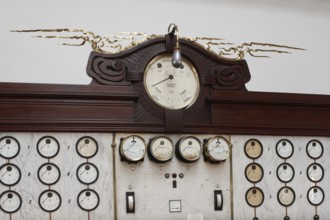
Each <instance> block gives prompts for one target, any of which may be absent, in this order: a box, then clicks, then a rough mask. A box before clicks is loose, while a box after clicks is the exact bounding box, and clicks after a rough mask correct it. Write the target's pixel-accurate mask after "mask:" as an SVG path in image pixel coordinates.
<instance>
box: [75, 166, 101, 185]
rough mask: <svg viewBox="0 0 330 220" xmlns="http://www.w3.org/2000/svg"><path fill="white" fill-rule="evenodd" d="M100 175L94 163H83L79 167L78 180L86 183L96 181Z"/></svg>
mask: <svg viewBox="0 0 330 220" xmlns="http://www.w3.org/2000/svg"><path fill="white" fill-rule="evenodd" d="M98 177H99V170H98V169H97V167H96V166H95V165H94V164H92V163H88V162H87V163H83V164H80V166H79V167H78V169H77V178H78V180H79V181H80V182H81V183H83V184H86V185H89V184H92V183H95V181H96V180H97V178H98Z"/></svg>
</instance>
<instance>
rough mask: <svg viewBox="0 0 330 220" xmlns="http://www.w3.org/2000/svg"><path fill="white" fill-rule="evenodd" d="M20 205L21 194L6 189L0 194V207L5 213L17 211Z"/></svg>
mask: <svg viewBox="0 0 330 220" xmlns="http://www.w3.org/2000/svg"><path fill="white" fill-rule="evenodd" d="M21 205H22V198H21V196H20V195H19V194H18V193H17V192H15V191H12V190H7V191H5V192H3V193H2V194H1V195H0V209H1V210H2V211H4V212H6V213H14V212H17V211H18V210H19V209H20V208H21Z"/></svg>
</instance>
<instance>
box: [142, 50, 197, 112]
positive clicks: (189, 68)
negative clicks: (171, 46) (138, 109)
mask: <svg viewBox="0 0 330 220" xmlns="http://www.w3.org/2000/svg"><path fill="white" fill-rule="evenodd" d="M143 82H144V87H145V90H146V92H147V94H148V96H149V98H150V99H151V100H152V101H153V102H155V103H156V104H157V105H159V106H161V107H163V108H166V109H183V108H187V107H188V106H190V105H192V104H193V103H194V102H195V100H196V99H197V97H198V94H199V91H200V84H199V78H198V74H197V71H196V69H195V67H194V66H193V64H192V63H190V62H189V61H188V60H187V59H185V58H183V60H182V64H181V65H180V66H179V67H178V68H176V67H174V66H173V65H172V55H171V54H161V55H158V56H156V57H155V58H154V59H153V60H151V61H150V62H149V64H148V65H147V67H146V69H145V72H144V79H143Z"/></svg>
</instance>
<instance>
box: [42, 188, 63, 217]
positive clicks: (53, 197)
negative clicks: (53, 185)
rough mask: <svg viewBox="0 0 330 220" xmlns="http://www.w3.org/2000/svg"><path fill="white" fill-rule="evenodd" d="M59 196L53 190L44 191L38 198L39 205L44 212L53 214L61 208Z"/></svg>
mask: <svg viewBox="0 0 330 220" xmlns="http://www.w3.org/2000/svg"><path fill="white" fill-rule="evenodd" d="M61 202H62V199H61V196H60V194H58V192H56V191H54V190H50V189H49V190H45V191H43V192H42V193H41V194H40V196H39V205H40V207H41V208H42V210H44V211H46V212H54V211H56V210H57V209H59V208H60V206H61Z"/></svg>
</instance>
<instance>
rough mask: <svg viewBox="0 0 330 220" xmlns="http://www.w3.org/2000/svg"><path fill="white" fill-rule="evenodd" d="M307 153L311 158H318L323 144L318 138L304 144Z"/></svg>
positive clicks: (321, 152)
mask: <svg viewBox="0 0 330 220" xmlns="http://www.w3.org/2000/svg"><path fill="white" fill-rule="evenodd" d="M306 152H307V155H308V156H309V157H310V158H312V159H319V158H320V157H321V156H322V154H323V145H322V143H321V142H319V141H318V140H311V141H310V142H309V143H308V144H307V146H306Z"/></svg>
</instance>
